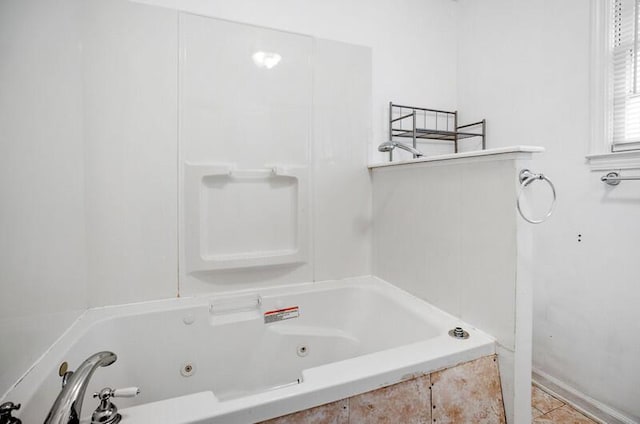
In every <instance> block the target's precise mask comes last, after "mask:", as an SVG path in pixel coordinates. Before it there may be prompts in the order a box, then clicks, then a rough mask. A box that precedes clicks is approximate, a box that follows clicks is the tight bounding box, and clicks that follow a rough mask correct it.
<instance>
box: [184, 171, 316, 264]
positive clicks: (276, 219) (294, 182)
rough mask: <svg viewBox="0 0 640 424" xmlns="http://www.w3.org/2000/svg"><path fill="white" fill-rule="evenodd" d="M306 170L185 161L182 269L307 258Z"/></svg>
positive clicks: (277, 262) (295, 260)
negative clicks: (183, 267)
mask: <svg viewBox="0 0 640 424" xmlns="http://www.w3.org/2000/svg"><path fill="white" fill-rule="evenodd" d="M307 173H308V170H307V168H306V167H304V166H284V165H265V166H264V167H263V168H256V169H238V168H237V166H236V165H235V164H231V163H218V164H191V163H185V178H184V215H183V219H184V227H185V230H186V231H185V255H186V257H185V262H186V271H187V272H194V271H209V270H221V269H234V268H247V267H257V266H268V265H281V264H293V263H302V262H305V261H306V259H307V250H308V249H307V246H308V224H309V219H308V207H307V203H308V188H307V187H308V182H307V181H308V177H307Z"/></svg>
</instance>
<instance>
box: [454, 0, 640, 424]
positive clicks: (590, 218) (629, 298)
mask: <svg viewBox="0 0 640 424" xmlns="http://www.w3.org/2000/svg"><path fill="white" fill-rule="evenodd" d="M589 3H590V2H588V1H584V0H567V1H561V2H558V1H553V0H543V1H536V2H530V1H524V0H517V1H508V0H487V1H483V2H476V1H473V0H461V2H460V6H461V9H460V22H459V26H458V27H459V31H460V32H459V37H460V38H459V43H460V44H459V45H460V49H459V56H458V82H459V86H458V87H459V88H458V102H459V107H460V109H462V110H465V111H468V112H469V113H474V112H478V113H481V114H483V115H484V116H486V118H487V120H488V124H487V125H488V129H489V136H488V144H489V147H498V146H506V145H513V144H534V145H541V146H544V147H545V148H546V153H545V154H543V155H542V156H541V158H540V160H539V161H538V163H537V164H536V167H537V170H539V171H542V172H544V173H545V174H547V175H548V176H549V177H550V178H552V179H553V181H554V182H555V183H556V186H557V189H558V199H559V200H558V205H557V209H556V212H555V214H554V215H553V216H552V218H551V219H550V220H549V221H548V222H546V223H545V224H542V225H540V226H537V227H535V228H534V229H533V230H534V255H533V257H534V262H535V266H534V269H535V275H534V367H535V368H537V369H538V370H540V371H542V372H544V373H547V374H549V375H550V376H552V377H554V378H557V379H559V380H561V381H562V382H565V383H567V384H568V385H570V386H572V387H573V388H574V389H577V390H578V391H580V392H582V393H584V394H586V395H587V396H590V397H592V398H595V399H596V400H598V401H600V402H603V403H605V404H607V405H610V406H611V407H613V408H615V409H617V410H619V411H621V412H622V413H624V414H625V415H627V417H629V418H630V419H632V420H635V421H640V403H639V402H638V399H639V396H640V389H639V387H640V371H639V368H638V358H639V357H640V343H638V338H637V334H639V333H640V309H639V308H638V307H637V305H638V301H639V300H640V285H639V284H638V282H639V281H640V278H639V277H638V276H639V275H640V253H639V251H638V247H637V246H638V242H637V240H638V239H639V237H640V226H639V225H638V219H639V218H640V191H639V190H640V186H638V185H637V183H634V182H628V183H622V184H621V185H620V186H619V187H616V188H615V189H609V187H607V186H605V185H604V184H603V183H601V182H600V181H599V178H600V176H601V175H602V173H600V172H590V171H589V169H588V168H587V165H586V164H585V158H584V156H585V154H586V153H587V150H588V145H589V135H590V121H589V88H590V87H589V66H590V62H589V38H590V32H589V31H590V28H589V26H590V16H589V7H590V4H589ZM547 200H548V199H547ZM578 234H581V235H582V241H581V242H578Z"/></svg>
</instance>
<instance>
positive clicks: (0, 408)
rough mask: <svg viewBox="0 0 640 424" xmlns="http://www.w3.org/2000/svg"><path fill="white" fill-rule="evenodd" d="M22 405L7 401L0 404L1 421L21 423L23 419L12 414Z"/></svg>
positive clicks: (11, 423) (4, 423) (2, 423)
mask: <svg viewBox="0 0 640 424" xmlns="http://www.w3.org/2000/svg"><path fill="white" fill-rule="evenodd" d="M21 406H22V405H20V404H19V403H18V404H14V403H13V402H5V403H3V404H2V405H0V423H1V424H20V423H21V421H20V420H19V419H17V418H15V417H12V416H11V414H12V412H13V411H17V410H18V409H20V407H21Z"/></svg>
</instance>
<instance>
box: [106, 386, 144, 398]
mask: <svg viewBox="0 0 640 424" xmlns="http://www.w3.org/2000/svg"><path fill="white" fill-rule="evenodd" d="M139 394H140V388H138V387H123V388H122V389H115V390H114V391H113V394H112V395H111V396H112V397H125V398H130V397H136V396H137V395H139Z"/></svg>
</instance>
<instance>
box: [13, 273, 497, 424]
mask: <svg viewBox="0 0 640 424" xmlns="http://www.w3.org/2000/svg"><path fill="white" fill-rule="evenodd" d="M292 307H297V308H299V309H298V310H297V311H296V310H295V309H288V308H292ZM281 309H285V311H283V312H282V313H281V314H280V315H279V314H278V313H277V312H270V311H274V310H281ZM296 314H297V315H298V316H297V317H295V315H296ZM286 316H289V317H291V318H289V319H285V320H282V321H275V322H269V323H265V317H271V319H273V318H274V317H286ZM267 321H269V319H267ZM455 326H462V327H464V328H465V329H466V330H468V331H469V333H470V337H469V339H467V340H457V339H453V338H451V337H450V336H449V335H448V334H447V332H448V331H449V330H450V329H451V328H453V327H455ZM101 350H110V351H113V352H115V353H116V354H117V355H118V360H117V362H116V363H114V364H113V365H111V366H109V367H106V368H100V369H98V370H97V371H96V373H95V374H94V377H93V379H92V381H91V384H90V385H89V389H88V390H87V397H86V398H85V400H84V404H83V411H82V412H83V415H85V416H88V415H90V414H91V412H92V411H93V409H94V408H95V406H96V405H97V402H96V401H95V400H94V399H91V397H90V395H91V394H92V393H93V392H94V391H98V390H99V389H101V388H103V387H107V386H108V387H112V388H118V387H126V386H139V387H140V389H141V394H140V395H139V396H138V397H137V398H134V399H116V402H115V403H116V404H117V405H118V407H119V408H120V410H121V413H122V415H123V418H124V420H123V422H124V423H125V424H126V423H150V422H154V423H172V424H175V423H243V424H246V423H250V422H258V421H261V420H265V419H269V418H273V417H276V416H280V415H284V414H287V413H290V412H294V411H297V410H301V409H306V408H309V407H312V406H316V405H319V404H323V403H327V402H332V401H335V400H339V399H343V398H347V397H350V396H352V395H355V394H358V393H362V392H366V391H370V390H374V389H376V388H378V387H381V386H385V385H389V384H393V383H396V382H398V381H401V380H403V379H407V378H410V377H411V376H414V375H417V374H420V373H429V372H431V371H434V370H436V369H441V368H446V367H449V366H453V365H455V364H457V363H460V362H464V361H468V360H471V359H475V358H478V357H480V356H484V355H489V354H492V353H494V351H495V348H494V341H493V339H491V338H490V337H488V336H486V335H485V334H483V333H481V332H479V331H477V330H475V329H473V328H471V327H469V326H468V325H466V324H464V323H461V322H460V321H459V320H456V319H455V318H452V317H451V316H449V315H447V314H445V313H443V312H442V311H440V310H438V309H436V308H434V307H433V306H431V305H429V304H428V303H426V302H424V301H421V300H419V299H417V298H415V297H413V296H411V295H409V294H407V293H405V292H403V291H401V290H399V289H397V288H395V287H394V286H392V285H390V284H388V283H386V282H383V281H381V280H379V279H377V278H374V277H361V278H355V279H349V280H341V281H331V282H321V283H310V284H302V285H292V286H280V287H276V288H269V289H260V290H257V291H237V292H229V293H225V294H222V295H219V294H216V295H215V296H208V297H197V298H186V299H185V298H182V299H174V300H166V301H158V302H148V303H142V304H134V305H125V306H118V307H107V308H98V309H92V310H89V311H87V312H86V313H85V314H84V315H83V316H82V317H81V319H79V320H78V322H76V323H75V324H74V326H73V327H72V328H70V329H69V331H68V332H67V333H66V334H65V335H64V336H63V337H62V338H61V339H60V340H59V341H58V342H57V343H56V344H55V345H54V346H53V347H52V348H51V350H50V351H49V352H48V353H47V354H46V355H45V356H44V357H43V358H42V359H41V360H40V361H39V362H38V363H37V364H36V365H35V366H34V367H33V368H32V369H31V370H30V372H29V373H27V375H26V376H25V377H24V378H23V379H22V380H21V381H20V382H19V383H18V384H17V385H16V386H15V387H14V388H13V389H12V390H11V391H10V392H9V393H8V394H7V395H6V397H5V398H6V399H7V400H12V401H14V402H22V403H23V408H22V410H21V413H20V414H19V415H18V416H19V417H20V418H22V419H23V422H25V423H32V422H33V423H37V422H42V421H43V419H44V417H45V415H46V413H47V412H48V409H49V407H50V405H51V404H52V403H53V400H54V399H55V397H56V395H57V393H58V391H59V388H60V378H59V377H58V375H57V370H58V365H59V364H60V363H61V362H62V361H68V363H69V366H70V369H74V368H76V367H77V366H78V365H79V364H80V362H82V360H83V359H84V358H86V357H87V356H89V355H91V354H93V353H95V352H98V351H101ZM187 365H190V366H191V371H192V372H191V375H187V376H185V375H184V374H185V366H187ZM186 374H189V373H186Z"/></svg>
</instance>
